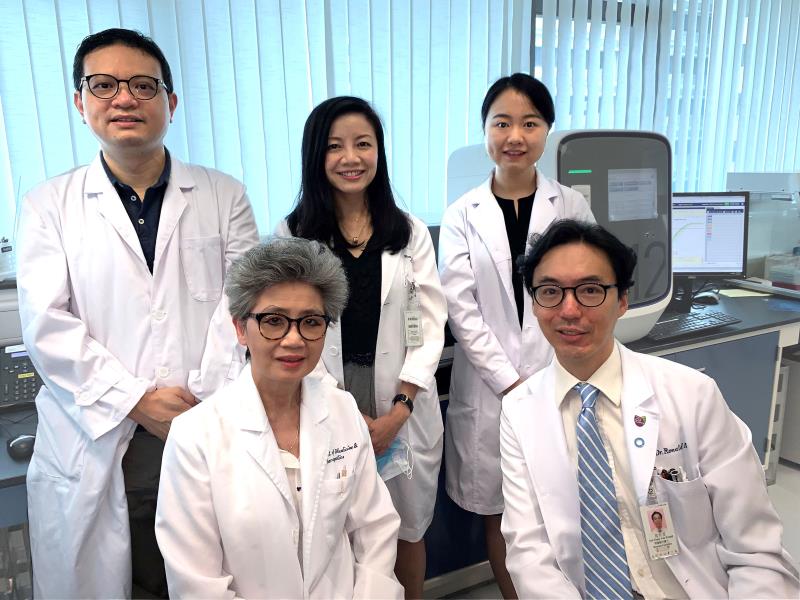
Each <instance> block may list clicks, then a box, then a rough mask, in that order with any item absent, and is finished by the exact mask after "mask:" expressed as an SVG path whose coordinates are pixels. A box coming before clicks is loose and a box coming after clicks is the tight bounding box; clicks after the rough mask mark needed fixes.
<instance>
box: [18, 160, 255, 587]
mask: <svg viewBox="0 0 800 600" xmlns="http://www.w3.org/2000/svg"><path fill="white" fill-rule="evenodd" d="M17 239H18V249H19V254H18V260H19V267H18V272H17V285H18V288H19V306H20V317H21V319H22V337H23V341H24V342H25V346H26V347H27V349H28V351H29V352H30V356H31V359H32V361H33V363H34V366H35V367H36V370H37V371H38V372H39V373H40V374H41V376H42V378H43V379H44V382H45V387H42V389H41V390H40V392H39V395H38V397H37V399H36V407H37V411H38V415H39V425H38V428H37V436H36V444H35V449H34V454H33V458H32V459H31V463H30V467H29V469H28V478H27V486H28V511H29V519H30V534H31V551H32V559H33V569H34V595H35V596H36V597H37V598H52V597H59V598H71V597H72V598H86V597H95V598H100V597H106V598H112V597H114V598H119V597H125V596H130V593H131V558H130V535H129V530H128V512H127V501H126V497H125V486H124V481H123V475H122V467H121V464H122V457H123V455H124V454H125V451H126V449H127V447H128V442H129V441H130V438H131V436H132V434H133V431H134V428H135V427H136V424H135V423H134V422H133V421H132V420H130V419H128V418H127V415H128V413H129V412H130V410H131V409H132V408H133V407H134V405H135V404H136V403H137V402H138V401H139V399H140V398H141V397H142V395H143V394H144V393H145V392H146V391H148V390H152V389H154V388H155V387H166V386H175V385H177V386H184V387H185V386H186V385H187V380H188V378H189V376H190V370H192V369H198V368H199V366H200V362H201V356H202V354H203V348H204V346H205V340H206V333H207V330H208V326H209V322H210V320H211V318H212V314H213V313H214V311H215V309H217V307H218V304H219V301H220V297H221V294H222V283H223V277H224V274H225V270H226V268H227V266H228V265H229V264H230V262H231V261H232V260H233V258H235V257H236V256H237V255H239V254H240V253H242V252H243V251H245V250H247V249H248V248H250V247H251V246H253V245H255V244H256V243H257V242H258V232H257V229H256V225H255V221H254V219H253V214H252V210H251V208H250V204H249V202H248V199H247V195H246V194H245V190H244V187H243V186H242V184H241V183H239V182H238V181H236V180H235V179H233V178H231V177H229V176H227V175H224V174H222V173H219V172H217V171H214V170H211V169H206V168H203V167H197V166H192V165H187V164H184V163H182V162H180V161H179V160H177V159H176V158H174V157H173V158H172V172H171V175H170V179H169V183H168V186H167V190H166V194H165V196H164V202H163V207H162V210H161V219H160V222H159V227H158V237H157V241H156V252H155V264H154V267H153V273H152V275H151V274H150V272H149V270H148V268H147V264H146V263H145V260H144V256H143V254H142V250H141V246H140V244H139V240H138V238H137V236H136V232H135V230H134V228H133V225H132V224H131V222H130V219H129V217H128V214H127V213H126V212H125V209H124V207H123V206H122V203H121V201H120V198H119V196H118V194H117V192H116V191H115V189H114V187H113V186H112V184H111V182H110V181H109V180H108V177H107V176H106V174H105V171H104V170H103V167H102V164H101V162H100V157H99V155H98V157H97V158H95V160H94V161H93V162H92V163H91V164H89V165H88V166H84V167H79V168H77V169H74V170H72V171H70V172H68V173H65V174H64V175H60V176H58V177H55V178H53V179H51V180H49V181H47V182H45V183H43V184H42V185H40V186H38V187H36V188H35V189H33V190H32V191H31V192H30V193H29V194H28V195H27V196H26V197H25V199H24V200H23V203H22V209H21V217H20V226H19V231H18V238H17ZM228 327H229V330H228V331H229V335H230V339H231V344H233V343H234V342H235V337H234V331H233V327H232V326H230V320H228Z"/></svg>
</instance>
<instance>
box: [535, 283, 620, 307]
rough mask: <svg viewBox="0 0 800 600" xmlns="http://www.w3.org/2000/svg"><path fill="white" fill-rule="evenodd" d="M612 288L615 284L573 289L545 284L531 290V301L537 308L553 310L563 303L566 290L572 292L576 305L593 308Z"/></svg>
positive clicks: (584, 285)
mask: <svg viewBox="0 0 800 600" xmlns="http://www.w3.org/2000/svg"><path fill="white" fill-rule="evenodd" d="M613 287H617V284H616V283H611V284H608V285H606V284H602V283H582V284H580V285H576V286H573V287H565V286H560V285H555V284H554V283H545V284H544V285H537V286H536V287H534V288H533V299H534V300H536V304H538V305H539V306H542V307H544V308H555V307H556V306H558V305H559V304H561V302H563V300H564V296H565V294H566V292H567V290H572V293H573V294H574V295H575V300H577V301H578V304H580V305H582V306H585V307H587V308H594V307H595V306H600V305H601V304H602V303H603V302H605V300H606V295H607V294H608V290H609V289H611V288H613Z"/></svg>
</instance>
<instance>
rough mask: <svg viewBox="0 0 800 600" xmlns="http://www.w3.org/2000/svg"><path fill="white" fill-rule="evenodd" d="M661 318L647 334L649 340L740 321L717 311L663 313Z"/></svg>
mask: <svg viewBox="0 0 800 600" xmlns="http://www.w3.org/2000/svg"><path fill="white" fill-rule="evenodd" d="M661 318H662V319H663V320H662V321H659V322H658V323H656V324H655V325H654V326H653V328H652V329H651V330H650V333H648V334H647V337H649V338H650V339H651V340H656V341H661V340H669V339H672V338H677V337H681V336H684V335H687V334H690V333H695V332H697V331H703V330H706V329H716V328H717V327H724V326H725V325H732V324H733V323H739V322H741V319H737V318H736V317H732V316H730V315H727V314H725V313H722V312H717V311H703V312H693V313H689V314H677V315H665V316H662V317H661Z"/></svg>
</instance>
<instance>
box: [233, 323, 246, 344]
mask: <svg viewBox="0 0 800 600" xmlns="http://www.w3.org/2000/svg"><path fill="white" fill-rule="evenodd" d="M231 321H233V327H234V328H235V329H236V339H237V340H239V343H240V344H241V345H242V346H244V347H245V348H246V347H247V319H244V320H241V319H237V318H236V317H233V318H232V319H231Z"/></svg>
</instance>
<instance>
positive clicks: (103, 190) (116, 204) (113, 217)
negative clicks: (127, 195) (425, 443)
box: [85, 153, 146, 264]
mask: <svg viewBox="0 0 800 600" xmlns="http://www.w3.org/2000/svg"><path fill="white" fill-rule="evenodd" d="M85 193H86V195H87V196H93V197H94V199H95V202H96V203H97V210H98V212H99V213H100V214H101V215H103V218H105V220H106V221H108V223H109V224H110V225H111V226H112V227H113V228H114V229H115V230H116V232H117V234H118V235H119V237H121V238H122V241H123V242H125V244H127V246H128V247H129V248H130V250H131V252H133V254H134V256H136V257H138V258H139V260H141V261H142V264H146V261H145V259H144V254H143V253H142V245H141V244H140V243H139V238H138V237H137V235H136V231H135V230H134V228H133V224H132V223H131V219H130V217H129V216H128V213H127V212H125V208H124V207H123V206H122V201H121V200H120V199H119V194H117V190H115V189H114V186H113V185H112V184H111V181H109V179H108V175H106V172H105V169H103V163H102V162H101V161H100V153H98V154H97V156H96V157H95V159H94V160H93V161H92V164H91V165H89V169H88V171H87V173H86V187H85Z"/></svg>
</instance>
